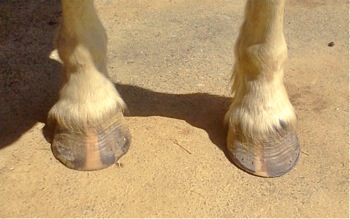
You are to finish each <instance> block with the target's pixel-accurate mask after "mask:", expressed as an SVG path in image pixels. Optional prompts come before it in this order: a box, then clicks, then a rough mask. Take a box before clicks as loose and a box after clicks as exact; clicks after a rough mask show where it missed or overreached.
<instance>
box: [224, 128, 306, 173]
mask: <svg viewBox="0 0 350 219" xmlns="http://www.w3.org/2000/svg"><path fill="white" fill-rule="evenodd" d="M235 130H236V131H235V132H233V136H230V134H229V136H228V152H229V155H230V157H231V159H232V161H233V163H234V164H235V165H237V166H238V167H239V168H241V169H242V170H244V171H246V172H248V173H250V174H253V175H256V176H261V177H278V176H282V175H284V174H286V173H287V172H289V171H290V170H292V169H293V167H294V166H295V165H296V163H297V162H298V160H299V154H300V146H299V140H298V137H297V135H296V133H295V132H294V131H293V130H290V129H289V130H288V129H284V130H282V131H281V130H279V131H275V132H274V133H270V134H269V135H266V136H267V137H264V138H260V139H252V138H247V137H245V135H244V134H242V133H240V132H237V130H239V129H235ZM229 133H232V132H229Z"/></svg>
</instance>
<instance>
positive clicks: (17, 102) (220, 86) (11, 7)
mask: <svg viewBox="0 0 350 219" xmlns="http://www.w3.org/2000/svg"><path fill="white" fill-rule="evenodd" d="M348 4H349V3H348V1H346V0H341V1H340V0H338V1H334V0H332V1H324V0H299V1H296V0H293V1H289V2H288V3H287V6H286V18H285V35H286V39H287V42H288V47H289V61H288V64H287V67H286V76H285V82H286V87H287V90H288V92H289V95H290V98H291V101H292V103H293V104H294V106H295V108H296V111H297V114H298V118H299V138H300V142H301V145H302V149H301V150H302V153H301V158H300V161H299V163H298V165H297V166H296V168H295V169H294V170H292V171H291V172H290V173H288V174H287V175H285V176H283V177H280V178H275V179H263V178H258V177H254V176H251V175H249V174H247V173H245V172H243V171H241V170H239V169H238V168H237V167H235V166H234V165H233V164H232V163H231V162H230V161H229V160H228V159H227V157H226V155H225V150H224V147H225V137H226V133H225V130H224V129H223V127H222V119H223V116H224V113H225V111H226V110H227V106H228V104H229V102H230V99H229V96H230V93H229V89H230V84H229V78H230V74H231V68H232V65H233V62H234V56H233V45H234V41H235V39H236V37H237V34H238V29H239V26H240V24H241V22H242V15H243V8H244V1H228V0H220V1H214V0H213V1H206V0H205V1H202V0H201V1H199V0H187V1H184V0H183V1H181V0H169V1H156V0H152V1H149V0H139V1H127V0H118V1H117V0H115V1H112V0H99V1H97V2H96V6H97V9H98V11H99V13H100V17H101V20H102V21H103V23H104V25H105V27H106V29H107V32H108V34H109V38H110V40H109V42H110V44H109V52H108V56H109V63H108V69H109V72H110V75H111V77H112V79H113V81H114V82H115V83H116V86H117V87H118V89H119V90H120V93H121V94H122V96H123V97H124V99H125V101H126V102H127V104H128V106H129V114H128V117H127V122H128V123H129V125H130V129H131V132H132V135H133V143H132V147H131V149H130V150H129V152H128V154H127V155H126V156H124V157H123V158H122V159H121V163H122V165H120V166H113V167H110V168H108V169H105V170H102V171H98V172H77V171H72V170H70V169H67V168H66V167H64V166H63V165H61V164H60V163H59V162H58V161H57V160H56V159H55V158H54V157H53V155H52V153H51V151H50V145H49V143H47V142H46V141H45V139H44V137H43V135H42V133H41V129H42V127H43V126H44V123H45V120H46V119H45V118H46V114H47V112H48V110H49V109H50V107H51V106H52V105H53V104H54V102H55V100H56V98H57V92H58V86H59V85H58V84H59V74H60V65H59V64H58V63H57V62H55V61H53V60H50V59H49V58H48V56H49V54H50V52H51V50H52V49H53V47H52V39H53V36H54V33H55V29H56V28H57V25H58V21H59V17H60V12H61V9H60V3H59V2H58V1H43V0H42V1H34V0H33V1H30V0H28V1H4V0H0V83H1V85H0V94H1V95H0V217H77V216H79V217H348V216H349V189H348V187H349V151H348V149H349V148H348V133H349V127H348V125H349V124H348V94H349V93H348V92H349V89H348V69H349V62H348V61H349V59H348V55H349V54H348V52H349V50H348V40H349V38H348V35H349V32H348V27H349V22H348V8H349V5H348ZM330 42H334V46H332V47H330V46H328V44H329V43H330Z"/></svg>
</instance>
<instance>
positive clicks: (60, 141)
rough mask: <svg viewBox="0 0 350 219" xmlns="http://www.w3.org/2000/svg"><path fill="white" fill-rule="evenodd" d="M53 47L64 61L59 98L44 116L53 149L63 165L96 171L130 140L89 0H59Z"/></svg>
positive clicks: (103, 39)
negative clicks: (59, 20) (60, 14)
mask: <svg viewBox="0 0 350 219" xmlns="http://www.w3.org/2000/svg"><path fill="white" fill-rule="evenodd" d="M62 8H63V20H62V23H61V26H60V29H59V33H58V36H57V41H56V44H57V50H58V54H59V57H60V59H61V61H62V63H63V82H62V87H61V90H60V95H59V100H58V101H57V103H56V104H55V105H54V106H53V107H52V109H51V110H50V112H49V116H48V127H49V129H51V130H52V131H53V132H54V136H53V138H52V139H51V140H52V151H53V153H54V155H55V157H56V158H57V159H58V160H60V161H61V162H62V163H63V164H64V165H66V166H67V167H69V168H72V169H76V170H97V169H102V168H105V167H108V166H110V165H111V164H114V163H115V162H116V161H117V160H118V159H119V158H120V157H121V156H122V155H124V154H125V153H126V152H127V150H128V148H129V145H130V133H129V130H128V127H127V126H126V125H125V123H124V120H123V114H122V109H123V107H124V102H123V100H122V99H121V97H120V96H119V94H118V92H117V91H116V89H115V87H114V84H113V83H112V82H111V81H110V80H109V79H108V75H107V68H106V53H107V35H106V32H105V30H104V28H103V26H102V24H101V22H100V20H99V19H98V17H97V14H96V11H95V8H94V5H93V1H92V0H74V1H72V0H62Z"/></svg>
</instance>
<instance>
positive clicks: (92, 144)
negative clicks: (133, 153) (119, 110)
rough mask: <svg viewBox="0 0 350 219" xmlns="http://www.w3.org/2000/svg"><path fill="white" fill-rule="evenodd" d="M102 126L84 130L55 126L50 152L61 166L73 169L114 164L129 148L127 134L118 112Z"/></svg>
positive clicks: (100, 167)
mask: <svg viewBox="0 0 350 219" xmlns="http://www.w3.org/2000/svg"><path fill="white" fill-rule="evenodd" d="M119 117H120V118H118V119H113V121H114V122H112V123H110V124H109V125H108V126H106V128H102V126H101V127H99V128H95V129H92V128H90V129H89V130H88V131H86V132H85V133H81V132H74V131H70V130H67V129H61V128H60V127H56V130H55V134H54V137H53V140H52V145H51V147H52V152H53V154H54V155H55V157H56V158H57V159H58V160H59V161H60V162H61V163H63V164H64V165H65V166H67V167H68V168H71V169H75V170H99V169H103V168H106V167H109V166H110V165H112V164H115V163H116V162H117V161H118V159H119V158H120V157H121V156H123V155H124V154H125V153H126V152H127V151H128V149H129V147H130V143H131V135H130V132H129V129H128V127H127V126H126V125H125V123H124V122H121V121H122V120H123V118H122V116H119Z"/></svg>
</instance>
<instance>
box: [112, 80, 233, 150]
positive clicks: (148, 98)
mask: <svg viewBox="0 0 350 219" xmlns="http://www.w3.org/2000/svg"><path fill="white" fill-rule="evenodd" d="M116 87H117V90H118V91H119V93H120V94H121V96H122V97H123V99H124V101H125V102H126V104H127V106H128V113H126V116H141V117H146V116H164V117H169V118H175V119H181V120H185V121H186V122H188V123H189V124H191V125H192V126H195V127H197V128H201V129H203V130H205V131H206V132H207V133H208V136H209V138H210V140H211V141H212V142H213V143H214V144H215V145H217V146H218V147H219V148H220V149H221V150H222V151H224V152H225V154H226V134H227V130H226V128H225V126H224V117H225V113H226V112H227V110H228V108H229V105H230V103H231V99H230V98H228V97H221V96H216V95H211V94H206V93H193V94H166V93H159V92H155V91H151V90H147V89H144V88H140V87H136V86H131V85H122V84H116Z"/></svg>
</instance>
